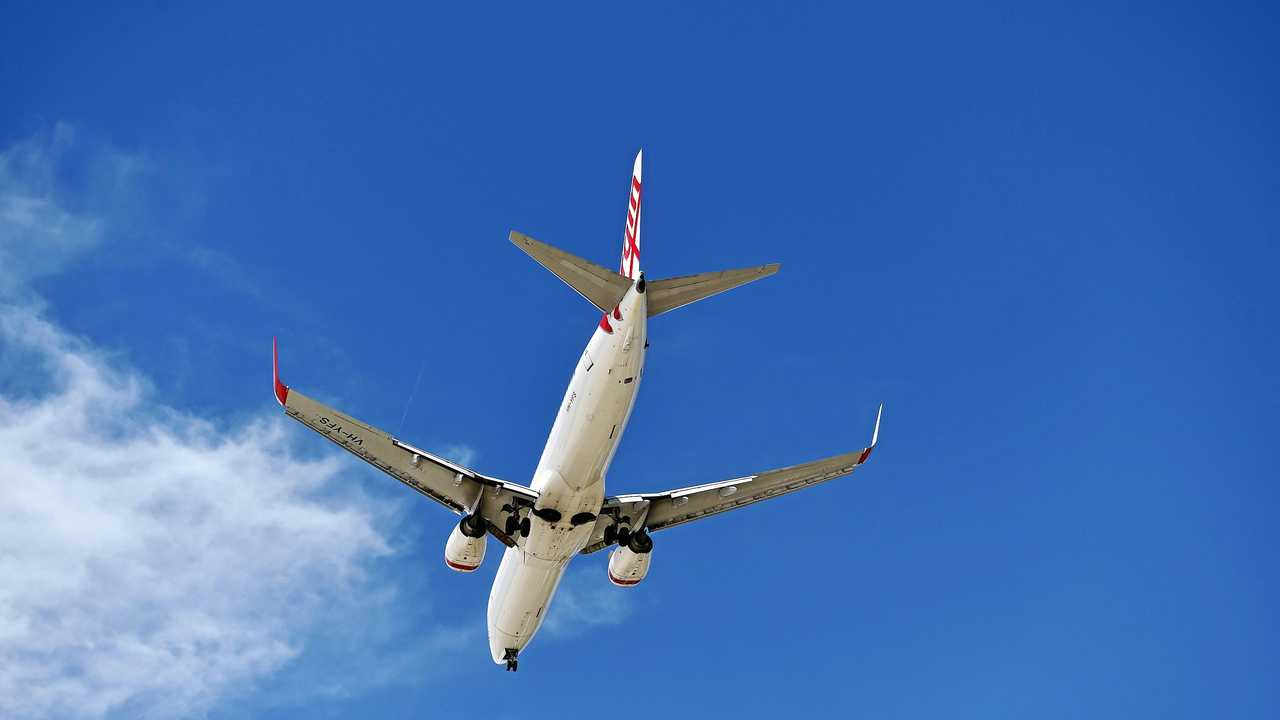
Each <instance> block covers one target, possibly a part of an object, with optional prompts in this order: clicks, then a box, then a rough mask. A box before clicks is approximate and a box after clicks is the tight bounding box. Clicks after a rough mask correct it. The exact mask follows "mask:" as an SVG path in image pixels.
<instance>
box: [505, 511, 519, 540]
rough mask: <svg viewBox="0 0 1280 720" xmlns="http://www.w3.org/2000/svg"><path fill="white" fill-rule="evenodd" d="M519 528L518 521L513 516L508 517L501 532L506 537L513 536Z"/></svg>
mask: <svg viewBox="0 0 1280 720" xmlns="http://www.w3.org/2000/svg"><path fill="white" fill-rule="evenodd" d="M519 528H520V521H519V520H516V516H515V515H511V516H510V517H508V518H507V522H506V524H505V525H503V526H502V529H503V531H504V532H505V533H506V534H507V535H508V536H511V535H515V534H516V530H518V529H519Z"/></svg>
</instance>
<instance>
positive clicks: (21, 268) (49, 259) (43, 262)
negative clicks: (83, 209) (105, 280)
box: [0, 125, 130, 297]
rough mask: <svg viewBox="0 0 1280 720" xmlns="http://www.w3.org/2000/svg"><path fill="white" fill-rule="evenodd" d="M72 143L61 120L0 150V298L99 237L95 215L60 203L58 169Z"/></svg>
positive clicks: (54, 268) (81, 250)
mask: <svg viewBox="0 0 1280 720" xmlns="http://www.w3.org/2000/svg"><path fill="white" fill-rule="evenodd" d="M73 143H74V132H73V131H72V129H71V128H70V127H68V126H65V125H59V126H58V127H57V128H55V129H53V130H50V131H47V132H44V133H41V134H39V135H37V136H36V137H33V138H29V139H27V140H24V141H22V142H19V143H17V144H15V145H13V146H12V147H10V148H8V149H7V150H5V151H4V152H0V297H6V296H9V297H11V296H13V295H14V294H15V293H16V292H18V291H20V290H22V289H23V288H25V286H26V285H27V283H29V282H30V281H31V280H33V279H35V278H38V277H41V276H43V275H45V274H47V273H49V272H52V271H54V270H57V269H59V268H61V267H62V266H64V265H65V264H66V263H67V262H68V260H70V259H71V258H72V257H74V256H75V255H77V254H79V253H82V252H83V251H84V250H86V249H87V248H89V247H92V246H93V245H94V244H95V243H96V242H97V241H98V239H99V237H100V234H101V227H100V222H99V220H98V219H96V218H94V217H90V216H85V215H83V214H78V213H75V212H72V211H71V210H69V209H67V208H66V207H65V206H64V205H65V203H64V201H63V197H62V193H61V191H60V186H59V183H58V181H57V177H56V168H57V166H58V164H59V162H60V160H61V159H62V157H63V156H64V155H66V154H67V153H68V151H69V149H70V148H71V146H72V145H73ZM117 160H119V161H120V162H121V163H122V164H124V163H128V162H130V161H129V160H128V159H127V158H124V157H120V158H117Z"/></svg>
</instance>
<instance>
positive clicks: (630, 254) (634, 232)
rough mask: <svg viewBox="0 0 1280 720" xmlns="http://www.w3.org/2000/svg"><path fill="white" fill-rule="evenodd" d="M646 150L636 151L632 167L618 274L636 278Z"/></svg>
mask: <svg viewBox="0 0 1280 720" xmlns="http://www.w3.org/2000/svg"><path fill="white" fill-rule="evenodd" d="M642 155H644V150H641V151H640V152H638V153H636V162H635V165H634V166H632V169H631V188H630V190H629V192H628V193H627V227H626V229H625V230H624V231H623V233H622V262H620V263H619V264H618V274H619V275H622V276H623V277H628V278H631V279H632V280H635V279H636V278H638V277H640V160H641V156H642Z"/></svg>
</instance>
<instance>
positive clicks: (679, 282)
mask: <svg viewBox="0 0 1280 720" xmlns="http://www.w3.org/2000/svg"><path fill="white" fill-rule="evenodd" d="M780 267H782V266H781V265H779V264H778V263H770V264H768V265H759V266H757V267H749V268H741V269H739V270H719V271H716V272H707V273H701V274H699V275H685V276H684V277H674V278H667V279H666V280H654V281H653V282H651V283H649V288H648V294H649V317H653V316H654V315H661V314H662V313H664V312H666V311H668V310H675V309H676V308H678V307H683V306H685V305H688V304H689V303H692V302H697V301H699V300H702V299H703V298H709V297H711V296H712V295H719V294H720V293H722V292H724V291H725V290H732V289H733V288H736V287H738V286H739V285H745V284H747V283H749V282H751V281H753V280H759V279H760V278H765V277H769V276H770V275H772V274H774V273H776V272H778V268H780Z"/></svg>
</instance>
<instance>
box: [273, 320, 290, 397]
mask: <svg viewBox="0 0 1280 720" xmlns="http://www.w3.org/2000/svg"><path fill="white" fill-rule="evenodd" d="M271 376H272V378H273V379H274V380H275V383H276V402H278V403H280V406H281V407H284V405H285V403H287V402H289V386H288V385H285V384H284V383H282V382H280V344H279V342H277V341H276V339H275V338H274V337H273V338H271Z"/></svg>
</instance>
